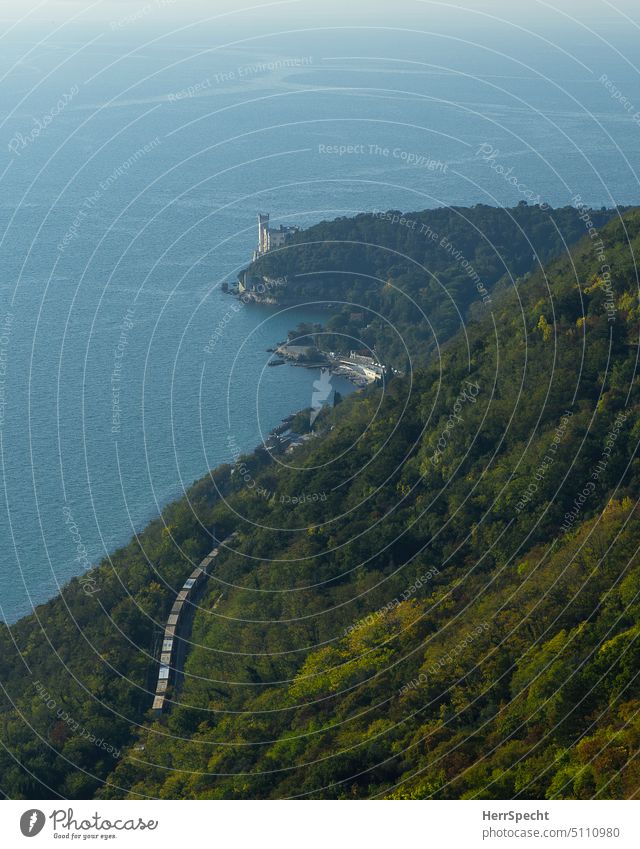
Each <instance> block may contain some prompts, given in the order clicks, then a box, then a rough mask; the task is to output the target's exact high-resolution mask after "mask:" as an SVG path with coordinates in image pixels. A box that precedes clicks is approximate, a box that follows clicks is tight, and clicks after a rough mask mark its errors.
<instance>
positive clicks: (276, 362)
mask: <svg viewBox="0 0 640 849" xmlns="http://www.w3.org/2000/svg"><path fill="white" fill-rule="evenodd" d="M267 365H268V366H283V365H284V360H269V362H268V363H267Z"/></svg>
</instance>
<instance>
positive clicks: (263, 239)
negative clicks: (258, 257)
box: [258, 212, 269, 254]
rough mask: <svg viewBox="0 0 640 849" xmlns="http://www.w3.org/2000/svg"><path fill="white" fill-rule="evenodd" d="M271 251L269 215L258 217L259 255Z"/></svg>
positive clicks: (261, 214)
mask: <svg viewBox="0 0 640 849" xmlns="http://www.w3.org/2000/svg"><path fill="white" fill-rule="evenodd" d="M268 250H269V213H268V212H267V213H266V214H263V213H260V215H258V253H259V254H265V253H266V252H267V251H268Z"/></svg>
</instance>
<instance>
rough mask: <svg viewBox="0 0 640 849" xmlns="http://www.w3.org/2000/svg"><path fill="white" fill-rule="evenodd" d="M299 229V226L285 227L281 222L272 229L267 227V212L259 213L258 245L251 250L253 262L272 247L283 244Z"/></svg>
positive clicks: (278, 246)
mask: <svg viewBox="0 0 640 849" xmlns="http://www.w3.org/2000/svg"><path fill="white" fill-rule="evenodd" d="M299 229H300V228H299V227H295V226H290V227H285V226H284V225H283V224H281V225H280V227H279V228H278V229H277V230H272V229H271V228H270V227H269V213H268V212H267V213H260V214H259V215H258V247H257V249H256V250H255V251H254V252H253V259H254V262H255V260H256V259H258V258H259V257H261V256H262V255H263V254H266V253H268V252H269V251H270V250H272V249H273V248H280V247H282V245H285V244H286V243H287V242H288V241H289V239H290V238H291V237H292V236H293V235H294V234H295V233H297V232H298V230H299Z"/></svg>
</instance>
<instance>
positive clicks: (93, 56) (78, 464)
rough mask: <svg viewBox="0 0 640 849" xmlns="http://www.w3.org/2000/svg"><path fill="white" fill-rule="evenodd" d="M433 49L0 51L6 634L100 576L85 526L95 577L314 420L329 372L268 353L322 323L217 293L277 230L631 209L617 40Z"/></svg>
mask: <svg viewBox="0 0 640 849" xmlns="http://www.w3.org/2000/svg"><path fill="white" fill-rule="evenodd" d="M123 8H124V4H123ZM423 23H425V22H423ZM414 24H415V22H414ZM421 29H423V30H425V32H411V31H406V30H398V31H395V32H394V31H387V32H384V31H382V30H378V29H372V30H369V31H362V30H361V31H358V30H357V29H349V28H347V29H335V30H332V29H330V28H327V29H326V30H320V31H318V30H316V31H300V32H291V33H285V34H282V33H281V34H279V35H264V34H260V33H252V32H251V30H250V28H247V29H242V28H240V29H238V30H237V31H233V30H229V32H223V31H220V30H215V29H211V30H208V29H207V28H195V29H187V30H183V31H178V32H175V33H173V34H172V35H170V36H166V37H164V36H162V34H161V33H160V32H155V31H153V30H151V29H149V30H148V31H147V30H145V29H144V26H143V22H142V23H141V22H140V21H139V22H138V23H137V24H136V25H135V26H134V25H133V24H132V23H130V22H127V21H126V20H125V19H123V20H120V21H114V22H112V25H110V26H108V27H106V28H103V29H102V31H100V30H98V29H94V30H91V31H90V30H88V29H87V30H81V29H79V28H68V27H67V28H63V29H62V30H60V31H59V32H57V33H56V34H55V35H53V36H47V34H46V32H45V31H44V30H43V31H42V32H31V31H29V30H27V29H26V28H18V29H17V30H16V31H14V32H13V33H12V34H11V36H10V37H7V38H5V39H4V41H3V45H4V46H3V48H2V54H1V57H0V70H1V71H2V74H3V75H4V76H3V80H2V83H1V84H0V92H1V98H2V100H1V102H0V124H1V130H0V178H1V179H0V239H1V242H0V269H1V276H0V331H1V332H0V390H1V394H0V426H1V434H0V436H1V441H0V447H1V458H0V462H1V467H2V480H3V486H2V491H1V494H0V552H1V565H0V569H1V572H0V585H1V586H2V594H1V597H0V602H1V608H0V616H1V617H2V618H4V619H5V620H6V621H9V622H10V621H13V620H15V619H16V618H17V617H19V616H21V615H23V614H25V613H26V612H28V611H29V610H30V609H31V607H32V605H33V604H35V603H39V602H42V601H43V600H46V599H47V598H49V597H51V596H52V595H53V594H55V593H56V592H57V590H58V588H59V587H60V586H61V585H62V584H64V583H65V582H66V581H67V580H68V579H69V578H70V577H71V576H73V575H75V574H78V573H80V572H81V571H82V570H83V569H84V568H85V566H86V562H85V561H79V560H77V559H75V558H76V542H75V541H74V540H73V539H72V538H71V536H70V535H69V533H68V532H67V528H66V526H65V516H67V515H69V513H68V511H70V512H71V514H72V515H73V518H74V520H75V523H76V524H77V527H78V531H79V534H80V536H81V539H82V543H83V545H84V546H85V548H86V551H87V558H88V561H89V562H96V561H98V560H100V559H101V558H102V557H104V556H105V554H107V553H108V552H110V551H112V550H113V549H114V548H115V547H117V546H119V545H121V544H123V543H125V542H127V541H128V539H129V538H130V537H131V535H132V534H133V533H134V531H136V530H138V529H140V528H142V527H143V526H144V525H145V523H146V522H147V521H148V520H150V519H151V518H152V517H154V516H155V515H157V513H158V512H159V510H160V509H161V508H162V506H163V505H165V504H166V503H167V502H168V501H170V500H172V499H174V498H176V497H178V496H179V495H180V494H181V493H182V492H183V490H184V488H185V486H187V485H188V484H190V483H191V482H192V481H194V480H195V479H197V478H199V477H201V476H202V475H203V474H205V473H206V471H207V470H208V469H210V468H212V467H215V466H216V465H218V464H219V463H222V462H230V461H231V460H232V457H233V448H232V445H233V446H236V445H237V446H240V447H241V448H242V449H246V450H249V449H251V448H252V447H254V446H255V445H256V444H258V443H259V442H260V441H261V437H262V435H263V434H266V433H267V432H268V431H269V430H270V429H271V428H273V427H274V426H275V425H277V424H278V423H279V421H280V420H281V419H282V418H283V417H284V416H285V415H287V414H288V413H290V412H292V411H294V410H296V409H299V408H301V407H304V406H309V405H310V403H311V397H312V393H313V381H314V379H316V377H317V375H315V374H314V373H312V372H309V371H306V370H304V369H294V368H290V367H281V368H266V363H267V361H268V358H269V354H267V353H266V348H268V347H270V346H271V345H272V344H273V343H274V342H277V341H279V340H281V339H282V338H284V337H285V335H286V332H287V330H288V329H290V328H292V327H294V326H295V325H296V324H297V323H298V322H299V321H301V320H322V317H323V313H322V312H321V310H320V309H319V308H318V307H317V306H316V305H309V306H308V307H304V308H300V309H297V310H295V311H284V312H283V311H279V310H277V309H274V308H268V307H250V308H249V307H244V308H242V309H239V310H237V311H234V310H233V309H232V305H233V304H234V303H235V302H234V301H232V300H231V299H230V298H229V297H228V296H225V295H224V294H222V292H221V291H220V285H221V284H222V283H223V282H224V281H230V280H234V279H235V276H236V274H237V272H238V270H239V269H241V268H242V267H243V266H244V265H245V264H246V262H247V261H248V259H249V258H250V255H251V251H252V249H253V247H254V245H255V242H256V223H255V220H256V214H257V213H258V212H259V211H262V212H267V211H268V212H271V215H272V219H273V221H274V223H275V224H280V223H295V224H299V225H301V226H304V225H308V224H311V223H313V222H316V221H319V220H322V219H326V218H334V217H336V216H340V215H351V214H354V213H356V212H359V211H362V210H374V209H385V210H386V209H390V208H397V209H403V210H415V209H423V208H427V207H436V206H440V205H449V204H460V205H471V204H476V203H487V204H509V205H512V204H516V203H518V202H519V201H520V200H523V199H526V198H527V197H533V196H540V198H542V199H543V200H546V201H548V202H550V203H552V204H557V205H562V204H567V203H570V202H571V200H572V199H573V198H574V197H575V196H576V195H577V194H579V195H581V197H582V199H583V200H585V201H586V202H588V203H591V204H592V205H594V206H602V205H607V206H609V205H612V204H615V203H618V204H631V203H634V202H637V199H638V190H637V185H636V183H637V178H636V173H635V170H634V169H635V168H637V166H638V140H639V138H640V136H639V133H640V127H639V124H638V121H639V120H640V118H638V119H636V118H634V115H635V113H636V112H637V111H640V94H639V93H638V92H639V91H640V89H638V87H637V85H635V81H634V76H633V74H635V71H634V70H633V68H632V67H631V65H630V64H628V63H627V62H626V60H623V58H621V56H620V55H618V53H617V52H616V50H617V49H618V48H619V47H620V44H621V40H624V38H625V36H624V34H623V33H619V35H618V42H617V47H615V48H614V47H612V46H607V44H605V43H604V42H603V41H602V39H601V38H600V36H599V35H598V34H596V33H592V34H590V33H588V32H587V31H584V32H580V38H579V39H576V38H575V35H576V29H575V28H574V31H573V37H572V39H570V40H569V39H568V38H567V37H566V35H565V34H564V33H563V32H557V33H546V34H545V38H539V37H538V36H533V35H527V34H526V33H523V32H521V33H519V34H517V37H516V36H514V31H513V30H509V32H506V31H505V32H504V33H502V32H500V30H499V28H498V27H495V26H494V27H491V28H490V27H486V28H484V29H483V27H479V28H476V29H475V30H474V31H471V30H470V31H469V32H468V33H467V34H466V35H461V34H460V33H459V32H454V31H451V32H448V33H444V34H436V33H429V32H426V30H429V27H428V26H422V27H421ZM40 39H44V40H43V41H42V43H40V44H37V46H34V45H36V43H37V41H38V40H40ZM471 42H476V43H475V44H474V43H471ZM225 45H226V46H225ZM624 49H625V51H626V54H627V55H628V56H631V55H632V54H633V51H634V50H635V48H634V47H633V46H632V44H631V41H630V43H629V44H628V45H626V47H625V48H624ZM603 74H606V75H607V78H608V80H609V82H610V85H609V86H608V87H607V85H605V82H604V81H602V82H601V81H600V80H601V77H602V75H603ZM612 86H613V89H612ZM614 90H615V91H617V92H620V94H619V95H617V96H614ZM623 97H626V98H627V103H623V102H622V98H623ZM634 98H635V100H636V101H637V102H636V103H634ZM629 104H630V106H629ZM481 146H484V147H483V150H484V151H485V152H488V151H492V152H493V158H487V157H486V156H485V157H483V156H479V155H478V150H479V148H480V147H481ZM496 151H497V153H496ZM510 169H511V170H510ZM516 183H517V185H515V184H516ZM527 193H530V194H527ZM334 385H335V386H336V388H338V389H340V390H341V391H348V386H345V384H344V382H342V381H339V380H337V379H334ZM114 392H115V394H114ZM114 399H115V400H116V401H117V405H116V408H115V409H114ZM114 428H115V429H114ZM65 508H66V512H65Z"/></svg>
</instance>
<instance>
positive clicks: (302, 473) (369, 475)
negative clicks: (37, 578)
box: [0, 208, 640, 799]
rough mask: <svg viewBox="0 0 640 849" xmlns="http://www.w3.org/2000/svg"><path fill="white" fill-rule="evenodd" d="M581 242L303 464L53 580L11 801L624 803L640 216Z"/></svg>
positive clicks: (187, 510)
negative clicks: (188, 602)
mask: <svg viewBox="0 0 640 849" xmlns="http://www.w3.org/2000/svg"><path fill="white" fill-rule="evenodd" d="M527 210H528V208H522V209H521V212H519V213H518V214H522V215H529V214H530V211H527ZM437 212H438V215H441V214H442V215H445V214H446V215H452V214H455V213H452V212H451V211H437ZM425 215H426V213H425ZM566 215H567V218H569V219H570V218H571V214H570V213H566ZM489 217H490V216H489ZM367 220H368V221H369V222H370V223H371V217H368V218H367V217H364V216H359V217H358V218H357V219H355V221H356V222H358V224H357V227H358V228H361V235H360V238H361V239H362V240H365V241H368V242H373V241H376V238H378V237H379V235H380V234H377V235H376V237H372V236H371V234H370V232H369V230H367V228H366V226H365V222H366V221H367ZM437 220H438V226H440V227H441V228H442V227H444V224H442V223H441V222H440V220H439V219H437ZM434 221H435V219H434ZM575 221H576V222H577V223H576V228H575V233H574V235H576V236H577V233H578V230H581V232H584V223H583V222H582V221H580V220H579V219H578V218H577V214H576V217H575ZM323 226H325V225H320V227H323ZM326 226H327V227H329V226H331V227H334V228H337V227H338V224H335V225H326ZM354 226H355V225H354V223H353V222H352V221H349V222H347V223H345V224H344V227H345V234H346V233H347V232H350V230H351V228H353V227H354ZM384 226H385V227H386V225H384ZM394 226H395V227H396V230H394V231H393V232H394V233H395V232H396V231H397V229H398V228H397V225H394ZM435 226H436V225H435V223H434V227H435ZM593 230H594V232H592V233H591V234H590V236H587V237H585V238H584V239H583V240H582V241H581V242H580V243H579V244H578V245H577V246H576V247H575V248H574V249H573V250H572V251H571V253H567V252H564V254H563V255H562V256H561V258H560V259H557V260H556V261H554V262H552V263H551V264H550V265H548V266H546V267H545V268H544V269H540V268H538V269H537V270H536V269H535V268H533V269H532V272H531V274H530V275H527V276H526V278H525V277H524V274H525V272H526V271H527V270H528V267H527V266H526V264H525V259H524V255H523V257H522V267H519V272H518V275H517V278H518V279H517V280H516V276H515V275H514V279H513V281H510V280H509V278H507V280H506V281H504V285H501V286H500V287H499V290H495V291H494V292H492V295H491V301H490V302H488V303H486V304H485V305H484V306H483V309H482V311H481V312H479V313H478V314H477V315H475V319H474V320H472V321H471V322H469V323H468V324H467V325H466V326H465V327H464V329H463V330H461V331H460V332H458V333H457V334H456V335H455V336H454V337H453V338H452V339H450V341H449V342H448V343H447V344H443V345H442V346H441V347H440V348H439V351H438V356H433V357H432V358H431V359H430V360H429V362H428V363H427V364H426V365H425V366H424V367H422V368H418V369H415V370H413V371H412V372H411V373H409V374H408V375H407V376H406V377H404V378H394V379H391V380H389V381H388V383H387V385H386V386H384V387H382V388H376V389H370V390H368V391H367V392H366V393H364V394H362V395H358V396H352V397H350V398H349V399H347V400H345V401H344V402H343V403H341V404H340V405H339V406H337V407H336V408H335V409H334V410H333V411H331V412H330V413H324V414H323V415H322V416H321V417H320V420H319V422H320V431H319V432H320V433H321V434H322V435H321V436H320V437H319V438H316V439H311V440H310V441H309V442H308V443H307V444H306V445H305V446H303V447H301V448H299V449H297V450H296V452H295V454H293V455H290V456H289V455H288V456H287V457H286V458H285V459H284V460H283V458H281V457H280V458H277V459H276V460H275V461H270V458H269V456H268V455H266V454H265V453H264V452H259V453H257V454H254V455H252V456H251V457H249V458H244V462H245V466H244V468H245V469H246V474H244V472H243V474H242V475H239V474H237V473H236V471H237V470H232V469H229V468H228V467H224V468H222V469H220V470H218V471H217V472H216V473H215V475H214V476H213V478H211V479H205V480H204V481H202V482H201V483H199V484H198V485H197V486H196V487H195V488H194V489H193V490H192V492H191V493H190V503H187V502H186V501H182V502H180V503H179V504H178V505H175V506H174V507H172V508H171V509H169V510H167V511H165V516H164V517H163V519H164V521H163V522H161V521H158V522H156V523H154V524H153V525H152V526H151V527H150V528H149V529H148V530H147V531H146V532H145V534H144V535H143V536H141V538H140V542H136V543H133V544H132V545H131V546H130V547H129V548H127V549H125V550H123V551H121V552H119V553H118V554H117V555H116V556H115V557H114V558H112V560H113V562H112V563H111V564H110V563H106V564H103V565H102V566H100V567H99V568H98V569H97V570H95V573H94V575H93V576H92V577H94V579H95V582H96V586H99V587H100V588H101V592H97V593H95V594H94V595H90V596H89V595H87V594H86V593H85V592H83V590H82V586H81V584H80V582H73V583H72V585H71V586H70V587H69V588H68V590H67V591H66V592H65V594H64V597H63V598H61V599H56V600H54V601H53V602H50V603H49V604H48V605H44V606H42V607H41V608H39V609H38V611H37V615H36V616H32V617H29V618H27V619H25V620H23V621H22V622H20V623H18V625H16V626H14V627H13V628H11V629H6V628H4V629H3V631H2V646H1V649H2V651H1V652H0V670H1V673H2V682H3V693H4V696H3V703H2V710H3V713H2V741H3V743H4V748H3V750H2V752H1V753H0V788H1V789H2V791H3V792H4V793H5V794H7V795H9V796H12V797H29V796H30V795H31V797H32V798H36V797H42V796H46V795H53V794H55V792H57V793H58V794H59V795H64V796H72V797H73V796H89V795H92V794H96V795H98V796H101V797H123V796H131V797H138V796H150V797H162V798H255V797H259V798H261V797H269V798H281V797H294V796H306V797H310V798H371V797H383V798H429V797H437V798H462V797H464V798H498V799H499V798H514V797H523V798H593V797H599V798H620V797H630V796H633V795H637V792H638V789H639V787H640V767H639V766H638V762H637V758H636V757H635V756H636V753H637V751H638V745H639V743H640V713H639V711H640V683H639V681H638V669H639V668H640V667H639V661H640V651H639V648H638V641H637V637H638V634H639V633H640V597H639V595H638V593H639V591H640V559H639V558H638V544H639V543H640V510H639V509H638V504H637V499H638V491H639V488H640V487H639V484H640V464H639V461H638V459H637V456H636V455H637V448H638V439H639V437H640V424H639V415H638V413H639V403H640V396H639V392H638V376H637V364H638V356H639V351H640V349H639V345H638V341H639V340H638V334H639V332H640V302H639V299H638V291H639V290H638V278H637V270H636V261H635V257H636V256H637V253H638V249H639V248H640V212H638V211H635V210H632V211H628V212H626V213H625V214H624V216H623V218H622V219H618V218H615V219H614V220H612V221H611V222H610V223H608V224H607V225H606V226H605V227H603V228H602V229H600V227H599V224H597V223H595V222H594V228H593ZM483 234H484V235H487V233H486V231H483ZM494 237H495V238H496V239H497V237H498V234H497V233H496V234H495V236H492V238H494ZM299 238H300V239H304V234H301V236H300V237H299ZM483 238H484V236H482V237H481V236H478V243H477V244H475V243H474V244H471V245H469V246H467V247H466V248H465V249H466V250H468V251H469V253H472V254H473V255H474V256H477V252H478V251H479V250H480V242H482V241H483ZM460 239H462V235H461V236H460ZM505 241H506V239H505ZM559 247H561V244H560V243H556V244H555V246H553V247H549V246H548V250H549V252H550V254H554V255H557V254H559V253H560V254H562V250H559V249H558V248H559ZM396 248H397V245H395V244H394V249H396ZM301 250H302V249H301ZM318 250H324V249H321V248H318ZM536 250H539V248H538V247H537V248H536ZM364 253H365V254H366V250H365V251H364ZM286 255H287V254H286V252H283V256H286ZM291 255H293V254H291ZM302 255H304V256H306V253H305V252H304V250H302ZM310 262H311V265H310V268H311V267H312V266H313V264H314V262H315V260H314V261H313V262H312V261H311V260H310ZM363 263H365V265H366V261H365V259H363ZM365 265H363V268H364V267H365ZM529 267H531V266H529ZM296 268H297V269H298V270H300V269H299V268H298V266H296ZM266 270H267V269H265V273H266ZM316 270H321V269H316ZM367 273H368V272H367ZM415 273H416V274H418V275H419V274H422V281H423V283H424V284H425V285H426V282H427V280H428V279H429V274H428V273H427V272H425V271H424V270H422V271H421V272H418V271H416V272H415ZM401 278H402V274H399V275H398V277H397V278H395V279H396V280H397V281H400V282H398V285H399V286H401V285H402V283H401ZM499 278H503V274H502V273H500V275H498V274H497V272H496V276H495V279H496V280H497V279H499ZM411 286H413V284H411ZM460 291H462V288H461V290H460ZM476 296H477V292H476ZM410 325H411V321H410V316H407V317H406V318H405V319H403V321H402V322H400V323H399V324H398V325H397V326H398V327H399V328H400V330H401V332H402V333H404V328H405V327H409V326H410ZM415 342H416V340H415V339H414V344H415ZM232 472H234V473H233V474H232ZM214 524H215V527H216V530H217V531H218V535H219V536H222V535H224V534H226V533H229V532H230V531H232V530H236V531H237V532H238V538H237V540H236V544H235V547H234V550H233V551H226V552H224V553H223V554H222V555H221V557H220V565H219V567H218V568H217V570H216V572H215V574H214V575H213V576H212V578H211V579H210V581H209V585H208V590H207V595H206V596H205V598H204V599H203V601H202V603H201V608H200V610H199V611H198V612H197V614H196V617H195V622H194V630H193V637H192V639H193V643H194V645H193V647H192V650H191V652H190V653H189V657H188V661H187V667H186V672H187V675H186V680H185V684H184V688H183V690H182V692H181V693H180V694H179V698H178V702H179V703H178V704H176V705H175V706H174V708H173V710H172V711H171V713H170V714H168V716H165V717H162V718H160V719H157V718H156V719H154V718H153V717H152V716H151V715H150V713H149V712H148V707H149V705H150V701H151V700H150V696H149V693H147V692H145V689H148V685H149V681H150V676H152V674H153V671H154V669H155V666H154V663H153V660H152V658H151V657H150V653H152V651H153V643H154V629H155V628H156V627H157V623H159V622H161V621H162V617H163V616H164V615H166V612H167V610H168V607H169V605H170V602H171V596H172V588H173V592H175V587H177V586H179V585H180V582H181V580H182V579H184V577H185V575H187V574H188V573H189V571H190V569H191V568H192V565H191V564H192V563H193V562H196V561H197V559H198V557H199V556H201V555H202V554H203V553H204V552H205V551H206V550H207V547H208V546H210V537H209V529H210V528H211V526H212V525H214ZM154 623H155V624H154ZM18 651H19V652H20V654H18ZM25 662H26V663H27V664H28V665H29V670H26V669H25ZM36 681H40V682H41V684H42V686H43V687H44V688H45V689H46V691H47V693H48V694H50V697H51V698H53V699H54V700H55V701H56V704H57V705H63V706H64V709H65V711H66V712H67V713H68V715H69V716H71V717H73V719H74V721H76V722H77V723H78V724H79V726H80V730H79V729H78V728H75V729H74V728H73V727H71V725H70V723H69V721H66V720H63V719H60V718H59V717H58V716H57V715H56V710H54V709H51V708H50V707H48V706H47V704H46V700H45V699H43V697H42V695H41V690H38V688H37V686H35V682H36ZM82 728H84V729H87V730H89V731H91V732H92V733H93V734H94V735H95V736H96V737H99V738H100V739H102V738H104V739H105V740H108V741H109V743H110V744H111V745H113V746H115V747H117V750H118V751H117V752H114V753H108V752H105V751H104V750H103V749H100V748H99V747H98V746H97V745H96V744H95V742H90V741H89V740H86V739H85V738H84V735H83V733H82V730H81V729H82ZM105 781H106V783H104V782H105ZM48 788H57V791H53V790H51V789H48Z"/></svg>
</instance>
